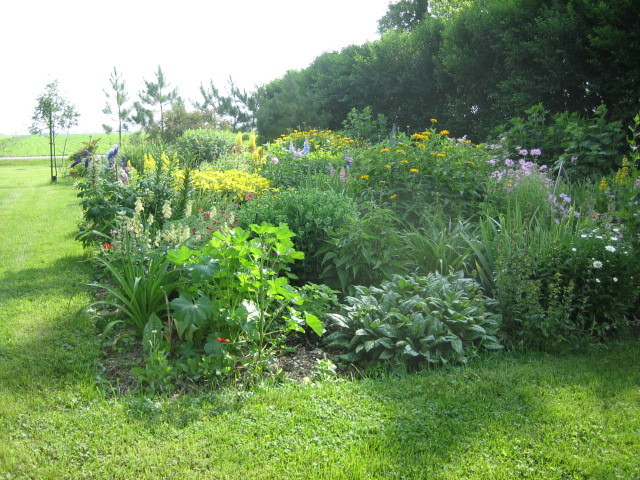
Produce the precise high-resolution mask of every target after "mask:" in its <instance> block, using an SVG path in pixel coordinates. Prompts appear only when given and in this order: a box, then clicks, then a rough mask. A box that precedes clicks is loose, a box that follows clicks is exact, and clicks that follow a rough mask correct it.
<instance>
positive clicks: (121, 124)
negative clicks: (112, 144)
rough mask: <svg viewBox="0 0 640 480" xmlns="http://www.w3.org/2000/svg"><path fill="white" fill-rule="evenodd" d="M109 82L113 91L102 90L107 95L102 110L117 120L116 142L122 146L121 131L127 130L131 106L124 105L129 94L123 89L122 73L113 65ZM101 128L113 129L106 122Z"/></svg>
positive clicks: (106, 130)
mask: <svg viewBox="0 0 640 480" xmlns="http://www.w3.org/2000/svg"><path fill="white" fill-rule="evenodd" d="M109 82H110V83H111V89H112V90H113V92H108V91H106V90H103V91H104V94H105V96H106V97H107V103H106V105H105V107H104V109H103V110H102V112H103V113H104V114H106V115H111V116H113V117H115V120H116V121H117V122H118V144H119V145H120V146H122V131H123V130H124V131H125V132H126V131H128V130H129V125H128V122H129V121H130V119H131V112H132V108H131V107H130V106H127V105H126V104H127V102H128V101H129V94H128V93H127V91H126V90H125V82H124V80H122V75H120V74H119V73H118V71H117V70H116V68H115V67H113V72H111V77H110V78H109ZM102 128H103V129H104V131H105V132H106V133H111V132H112V131H113V127H111V126H109V125H106V124H103V125H102Z"/></svg>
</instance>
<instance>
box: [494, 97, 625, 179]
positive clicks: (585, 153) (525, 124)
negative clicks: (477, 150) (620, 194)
mask: <svg viewBox="0 0 640 480" xmlns="http://www.w3.org/2000/svg"><path fill="white" fill-rule="evenodd" d="M525 115H526V116H525V117H524V118H522V117H518V118H514V119H512V120H510V122H509V123H508V124H507V125H503V126H502V127H499V128H498V129H496V136H497V137H499V138H501V143H502V147H503V148H505V149H506V151H507V152H513V151H517V150H520V149H522V148H531V147H532V146H535V147H536V148H538V149H540V150H541V152H542V155H540V157H538V161H539V163H540V164H547V165H549V166H550V167H552V169H553V170H554V172H557V171H558V170H562V171H563V172H564V173H566V175H567V176H569V177H570V178H572V179H578V178H584V177H588V176H591V177H598V176H600V175H606V174H608V173H609V172H610V171H611V170H612V169H613V168H615V166H616V165H618V162H619V158H620V154H621V153H622V145H623V142H622V140H623V138H624V133H623V131H622V127H621V125H620V122H618V121H614V122H609V121H608V120H607V119H606V116H607V109H606V107H605V106H604V105H601V106H600V107H598V108H597V109H596V110H595V112H594V115H593V118H584V117H581V116H580V115H578V114H577V113H570V112H566V111H565V112H562V113H557V114H554V115H549V112H548V111H546V110H545V109H544V106H543V105H542V104H538V105H534V106H533V107H531V108H530V109H528V110H526V111H525ZM509 154H510V153H509ZM509 154H507V156H509Z"/></svg>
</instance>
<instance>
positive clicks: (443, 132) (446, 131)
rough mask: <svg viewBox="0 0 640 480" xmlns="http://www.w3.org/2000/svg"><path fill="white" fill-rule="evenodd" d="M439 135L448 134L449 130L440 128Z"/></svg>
mask: <svg viewBox="0 0 640 480" xmlns="http://www.w3.org/2000/svg"><path fill="white" fill-rule="evenodd" d="M440 135H449V130H441V131H440Z"/></svg>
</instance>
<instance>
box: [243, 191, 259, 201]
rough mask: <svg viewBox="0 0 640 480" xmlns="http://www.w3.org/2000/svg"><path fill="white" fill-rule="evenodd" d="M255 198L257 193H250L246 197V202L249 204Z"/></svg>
mask: <svg viewBox="0 0 640 480" xmlns="http://www.w3.org/2000/svg"><path fill="white" fill-rule="evenodd" d="M255 196H256V194H255V193H251V192H249V193H247V194H246V195H245V196H244V201H245V202H249V201H251V200H253V199H254V197H255Z"/></svg>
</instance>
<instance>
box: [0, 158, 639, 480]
mask: <svg viewBox="0 0 640 480" xmlns="http://www.w3.org/2000/svg"><path fill="white" fill-rule="evenodd" d="M48 168H49V167H48V161H47V160H20V161H15V162H14V161H5V162H2V163H0V207H2V208H0V240H1V243H0V244H1V245H2V248H1V249H0V326H1V331H2V335H0V438H1V439H2V442H0V478H12V479H15V478H18V479H39V480H40V479H132V478H135V479H165V478H166V479H169V478H171V479H173V478H177V479H202V478H210V479H249V478H250V479H298V478H299V479H305V478H308V479H332V480H333V479H388V478H391V479H401V478H404V479H478V480H480V479H482V480H486V479H509V480H512V479H515V478H518V479H545V480H548V479H626V480H633V479H636V480H637V479H640V462H638V458H640V343H639V342H638V341H637V340H636V341H632V340H628V341H626V342H624V343H610V344H607V345H597V346H593V347H591V348H588V349H586V350H583V351H580V352H574V353H571V354H566V355H562V356H549V355H544V354H538V353H530V354H499V355H496V356H493V357H487V358H484V359H481V360H479V361H477V362H475V363H474V364H473V365H471V366H468V367H448V368H443V369H440V370H437V371H431V372H423V373H420V374H414V375H401V376H398V377H386V378H369V379H365V380H359V381H348V380H334V381H326V382H322V383H316V384H307V385H304V386H301V385H288V386H276V387H269V388H262V389H257V390H255V391H252V392H235V391H202V392H199V393H197V394H196V393H191V394H188V395H176V396H172V397H169V398H167V397H153V398H148V397H145V396H144V395H142V394H135V395H126V396H121V395H115V394H114V392H113V390H112V389H111V388H110V387H109V385H106V384H105V383H104V381H102V380H101V379H102V367H101V365H102V358H101V353H100V345H99V342H98V341H97V336H96V333H95V331H94V328H93V326H92V323H91V319H90V318H88V317H87V316H85V315H84V314H80V315H76V312H77V311H78V310H79V309H81V307H82V306H83V305H85V304H86V303H88V302H89V301H90V299H91V292H89V291H88V289H87V288H86V287H85V286H84V285H85V284H86V283H87V282H88V281H89V277H90V274H91V268H90V265H89V263H87V261H86V254H85V252H83V250H82V248H81V246H80V245H79V244H78V243H77V242H75V241H74V240H73V233H74V228H75V225H76V223H77V222H78V220H79V215H80V210H79V207H78V206H77V199H76V198H75V192H74V190H73V188H72V184H71V181H69V180H68V179H64V178H63V179H61V181H60V182H59V183H58V184H51V183H50V182H49V170H48Z"/></svg>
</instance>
